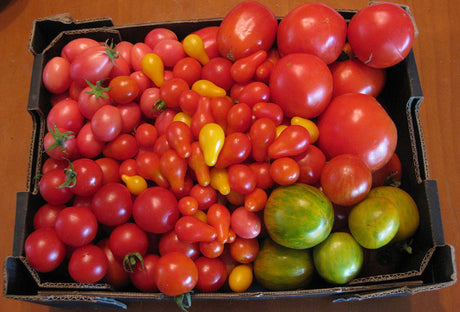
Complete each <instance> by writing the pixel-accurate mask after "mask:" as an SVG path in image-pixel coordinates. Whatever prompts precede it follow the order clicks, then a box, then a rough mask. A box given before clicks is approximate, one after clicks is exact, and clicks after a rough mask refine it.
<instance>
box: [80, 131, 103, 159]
mask: <svg viewBox="0 0 460 312" xmlns="http://www.w3.org/2000/svg"><path fill="white" fill-rule="evenodd" d="M77 146H78V151H79V152H80V156H82V157H86V158H95V157H97V156H98V155H100V154H101V153H102V149H103V148H104V142H102V141H99V140H97V139H96V137H95V136H94V133H93V129H92V128H91V123H90V122H87V123H86V124H85V125H84V126H83V127H82V128H81V129H80V131H79V132H78V135H77Z"/></svg>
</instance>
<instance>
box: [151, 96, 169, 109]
mask: <svg viewBox="0 0 460 312" xmlns="http://www.w3.org/2000/svg"><path fill="white" fill-rule="evenodd" d="M165 109H166V102H165V101H163V100H162V99H158V100H156V102H155V104H153V106H152V111H154V112H162V111H164V110H165Z"/></svg>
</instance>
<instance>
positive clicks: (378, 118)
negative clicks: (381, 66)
mask: <svg viewBox="0 0 460 312" xmlns="http://www.w3.org/2000/svg"><path fill="white" fill-rule="evenodd" d="M318 129H319V133H321V135H320V136H319V139H318V147H319V148H320V149H321V150H322V151H323V152H324V153H325V155H326V157H327V158H328V159H331V158H332V157H334V156H337V155H340V154H354V155H358V156H359V157H361V159H362V160H363V161H364V162H365V163H366V165H367V166H368V167H369V169H371V171H375V170H377V169H379V168H381V167H383V166H384V165H385V164H386V163H387V162H388V161H389V159H390V158H391V156H392V155H393V153H394V151H395V148H396V143H397V130H396V126H395V124H394V122H393V120H392V119H391V118H390V116H389V115H388V114H387V112H386V111H385V109H384V108H383V107H382V106H381V105H380V103H379V102H378V101H377V100H376V99H375V98H374V97H372V96H370V95H367V94H361V93H348V94H344V95H341V96H338V97H336V98H334V99H333V100H332V101H331V103H330V104H329V106H328V107H327V109H326V110H325V111H324V112H323V113H322V114H321V116H320V117H319V119H318Z"/></svg>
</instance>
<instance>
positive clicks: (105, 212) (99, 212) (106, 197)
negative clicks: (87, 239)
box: [91, 182, 133, 226]
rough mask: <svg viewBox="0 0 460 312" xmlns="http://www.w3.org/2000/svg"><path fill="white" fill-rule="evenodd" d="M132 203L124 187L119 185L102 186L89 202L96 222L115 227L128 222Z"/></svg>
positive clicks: (108, 184) (112, 183)
mask: <svg viewBox="0 0 460 312" xmlns="http://www.w3.org/2000/svg"><path fill="white" fill-rule="evenodd" d="M132 206H133V201H132V199H131V194H130V193H129V191H128V189H127V187H126V186H124V185H123V184H121V183H114V182H111V183H107V184H105V185H103V186H102V187H101V188H100V189H99V190H98V191H97V192H96V194H94V195H93V197H92V201H91V210H92V211H93V213H94V214H95V216H96V218H97V220H98V221H99V222H100V223H102V224H105V225H108V226H117V225H120V224H123V223H125V222H127V221H128V219H129V218H130V217H131V214H132Z"/></svg>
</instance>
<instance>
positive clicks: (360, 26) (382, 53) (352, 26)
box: [348, 3, 415, 68]
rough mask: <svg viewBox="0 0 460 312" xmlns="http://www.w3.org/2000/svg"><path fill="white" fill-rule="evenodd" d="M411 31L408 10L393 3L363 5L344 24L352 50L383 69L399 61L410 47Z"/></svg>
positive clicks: (413, 32)
mask: <svg viewBox="0 0 460 312" xmlns="http://www.w3.org/2000/svg"><path fill="white" fill-rule="evenodd" d="M414 34H415V29H414V24H413V22H412V19H411V17H410V16H409V13H408V12H406V11H405V10H404V9H403V8H401V7H400V6H398V5H397V4H394V3H376V4H373V5H369V6H366V7H364V8H362V9H361V10H359V11H358V13H356V14H355V15H354V16H353V17H352V19H351V20H350V23H349V25H348V40H349V42H350V45H351V49H352V50H353V53H354V54H355V55H356V57H357V58H358V59H359V60H361V61H362V62H363V63H365V64H367V65H368V66H371V67H375V68H387V67H390V66H393V65H395V64H397V63H399V62H400V61H402V60H403V59H404V58H405V57H406V56H407V55H408V54H409V52H410V50H411V48H412V43H413V40H414Z"/></svg>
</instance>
